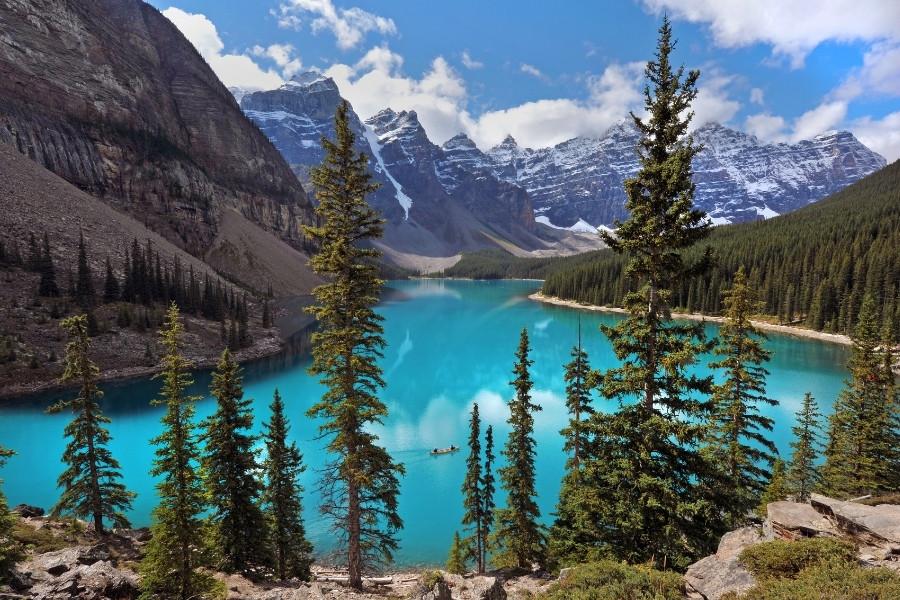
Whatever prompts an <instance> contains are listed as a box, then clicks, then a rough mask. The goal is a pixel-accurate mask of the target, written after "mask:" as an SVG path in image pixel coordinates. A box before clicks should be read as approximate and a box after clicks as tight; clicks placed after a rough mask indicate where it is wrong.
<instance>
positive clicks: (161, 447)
mask: <svg viewBox="0 0 900 600" xmlns="http://www.w3.org/2000/svg"><path fill="white" fill-rule="evenodd" d="M159 333H160V336H161V344H162V346H163V347H164V348H165V350H166V354H165V356H164V357H163V370H162V372H160V373H159V374H158V375H156V376H154V377H158V378H161V379H162V380H163V384H162V389H161V391H160V397H159V398H157V399H154V400H153V401H152V402H151V403H152V404H157V405H164V406H165V407H166V412H165V414H164V415H163V417H162V424H163V431H162V433H161V434H160V435H159V436H157V437H155V438H153V439H152V440H151V443H152V444H153V445H155V446H156V453H155V454H156V458H155V459H154V461H153V468H152V469H151V470H150V475H152V476H154V477H158V478H159V483H157V485H156V493H157V496H158V497H159V504H158V505H157V506H156V508H154V509H153V521H154V522H153V525H152V526H151V528H150V532H151V534H152V537H151V538H150V541H149V542H148V543H147V546H146V550H145V552H144V559H143V560H142V561H141V572H142V574H143V578H142V579H141V588H142V589H143V591H144V593H145V594H146V595H147V596H157V597H163V598H178V599H180V600H188V598H211V597H212V596H213V595H214V594H213V591H214V589H215V580H214V579H213V578H212V576H210V575H208V574H206V573H204V572H202V571H199V570H198V567H201V566H207V565H208V563H209V561H208V558H207V556H206V555H205V553H204V549H205V547H206V545H207V531H206V527H205V525H204V522H203V514H204V513H205V512H206V510H207V508H208V506H207V503H206V494H205V492H204V489H203V481H202V479H201V477H200V474H199V472H198V470H199V467H200V456H201V455H200V449H199V447H198V443H197V435H196V432H195V430H196V425H195V424H194V422H193V418H194V403H195V402H197V401H198V400H200V396H192V395H188V394H187V390H188V387H189V386H190V385H191V384H192V383H193V381H192V379H191V373H190V370H191V368H192V365H191V363H190V361H189V360H188V359H187V358H185V356H184V341H183V329H182V325H181V321H180V319H179V315H178V307H177V306H176V305H175V304H174V303H173V304H172V305H171V306H170V307H169V309H168V310H167V312H166V319H165V324H164V328H163V330H161V331H160V332H159Z"/></svg>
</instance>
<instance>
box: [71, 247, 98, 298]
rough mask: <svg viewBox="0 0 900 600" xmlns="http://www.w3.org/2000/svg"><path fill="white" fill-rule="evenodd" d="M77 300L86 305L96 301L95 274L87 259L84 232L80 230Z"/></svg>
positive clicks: (76, 282)
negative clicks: (92, 272)
mask: <svg viewBox="0 0 900 600" xmlns="http://www.w3.org/2000/svg"><path fill="white" fill-rule="evenodd" d="M75 302H76V303H77V304H78V305H79V306H84V307H87V306H91V305H92V304H93V303H94V281H93V275H92V274H91V266H90V264H89V263H88V259H87V246H86V245H85V243H84V233H82V232H80V231H79V232H78V278H77V279H76V281H75Z"/></svg>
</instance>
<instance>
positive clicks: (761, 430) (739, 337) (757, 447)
mask: <svg viewBox="0 0 900 600" xmlns="http://www.w3.org/2000/svg"><path fill="white" fill-rule="evenodd" d="M724 296H725V300H724V304H725V317H726V321H725V323H724V324H723V325H722V327H721V328H720V329H719V337H720V341H719V344H718V346H717V347H716V349H715V355H716V356H718V357H721V358H720V359H719V360H716V361H713V362H712V363H710V365H709V366H710V368H712V369H721V370H723V371H724V376H723V378H722V382H721V383H719V384H716V385H715V386H714V388H713V396H712V401H713V405H714V406H713V411H714V412H713V417H712V421H713V422H712V427H711V433H710V443H709V446H708V448H709V452H710V455H711V456H712V458H713V460H714V461H715V463H716V466H717V469H718V470H719V472H720V473H721V475H720V478H719V480H718V481H717V482H716V483H717V485H715V486H714V487H715V489H716V491H717V492H723V493H722V494H721V496H720V498H721V500H720V504H719V506H720V508H721V509H722V510H723V511H725V512H726V516H727V520H728V526H729V527H730V528H732V529H734V528H737V527H740V526H742V525H744V524H745V523H746V520H747V517H748V514H749V513H750V512H751V511H752V510H753V508H754V507H755V506H756V505H757V504H758V503H759V500H758V499H759V495H760V494H761V493H762V491H763V489H764V488H765V486H766V481H767V479H768V473H769V469H770V467H771V465H772V464H773V463H774V462H775V458H776V456H777V454H778V450H777V449H776V448H775V444H774V443H773V442H772V440H771V439H769V437H768V436H767V435H766V433H765V432H766V431H772V425H773V423H774V421H773V420H772V419H771V418H769V417H766V416H763V415H762V414H761V413H760V405H768V406H777V405H778V401H777V400H772V399H771V398H768V397H767V396H766V395H765V394H766V376H767V375H768V374H769V372H768V371H767V370H766V369H765V368H763V367H762V364H763V363H765V362H768V361H769V360H771V355H772V353H771V352H770V351H768V350H766V349H765V348H764V347H763V341H764V340H767V339H768V336H767V335H766V334H765V333H764V332H763V331H761V330H760V329H759V328H758V327H756V326H755V325H754V324H753V323H752V322H751V321H750V315H751V314H753V313H754V312H755V309H756V307H757V302H756V298H755V296H754V293H753V290H752V289H751V288H750V282H749V280H748V279H747V274H746V272H745V270H744V267H741V268H740V269H738V272H737V274H736V275H735V279H734V285H733V286H732V288H731V289H730V290H729V291H726V292H725V294H724Z"/></svg>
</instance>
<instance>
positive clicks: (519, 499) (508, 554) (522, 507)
mask: <svg viewBox="0 0 900 600" xmlns="http://www.w3.org/2000/svg"><path fill="white" fill-rule="evenodd" d="M529 351H530V349H529V344H528V330H527V329H526V328H524V327H523V328H522V333H521V335H520V338H519V347H518V349H517V351H516V362H515V365H514V367H513V375H515V379H513V381H511V382H510V385H512V386H513V387H514V388H515V390H516V395H515V397H514V398H513V399H512V400H510V402H509V413H510V414H509V419H507V421H506V422H507V423H509V425H510V426H511V428H512V429H511V431H510V433H509V439H508V440H507V441H506V446H505V447H504V449H503V456H504V457H505V458H506V466H504V467H502V468H501V469H500V482H501V487H502V488H503V489H504V490H506V506H505V507H504V508H500V509H497V510H496V511H495V520H496V523H497V527H496V529H495V531H494V534H493V545H494V547H495V548H497V549H498V552H497V554H495V555H494V563H495V564H496V565H497V566H499V567H514V568H519V569H530V568H531V565H532V563H535V562H536V563H538V564H540V565H543V564H544V561H545V558H546V557H545V539H544V537H545V536H544V527H543V525H541V523H540V522H539V521H540V518H541V511H540V508H539V507H538V505H537V491H536V490H535V466H534V461H535V456H536V450H535V444H536V442H535V439H534V416H533V413H534V412H536V411H539V410H541V407H540V406H539V405H537V404H534V403H533V402H532V401H531V388H532V386H533V383H532V381H531V374H530V373H529V370H528V369H529V367H530V366H531V364H532V362H533V361H532V360H531V359H529V358H528V353H529Z"/></svg>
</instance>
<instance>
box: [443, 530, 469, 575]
mask: <svg viewBox="0 0 900 600" xmlns="http://www.w3.org/2000/svg"><path fill="white" fill-rule="evenodd" d="M447 572H448V573H452V574H453V575H462V574H463V573H465V572H466V549H465V547H464V545H463V541H462V540H461V539H460V537H459V532H458V531H454V532H453V544H451V545H450V556H448V557H447Z"/></svg>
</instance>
